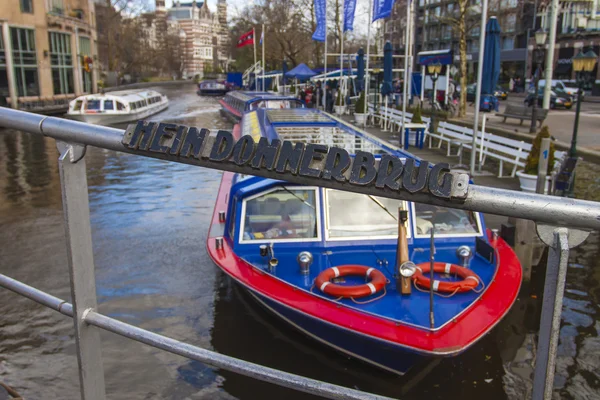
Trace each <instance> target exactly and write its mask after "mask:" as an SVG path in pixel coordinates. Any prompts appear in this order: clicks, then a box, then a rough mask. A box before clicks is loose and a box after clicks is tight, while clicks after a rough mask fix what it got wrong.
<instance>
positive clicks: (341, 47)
mask: <svg viewBox="0 0 600 400" xmlns="http://www.w3.org/2000/svg"><path fill="white" fill-rule="evenodd" d="M345 3H346V1H344V2H343V3H342V10H343V9H344V6H345ZM340 53H341V54H340V85H339V86H340V87H339V88H338V90H341V88H342V79H343V77H344V24H343V23H342V43H341V45H340ZM344 86H345V85H344ZM341 96H342V104H341V105H344V99H345V98H346V96H344V93H341Z"/></svg>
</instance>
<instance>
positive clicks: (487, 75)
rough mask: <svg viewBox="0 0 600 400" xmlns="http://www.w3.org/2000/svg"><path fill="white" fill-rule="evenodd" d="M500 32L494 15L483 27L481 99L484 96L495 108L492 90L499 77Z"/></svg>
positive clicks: (496, 103)
mask: <svg viewBox="0 0 600 400" xmlns="http://www.w3.org/2000/svg"><path fill="white" fill-rule="evenodd" d="M500 33H501V30H500V24H498V20H497V19H496V17H491V18H490V19H489V21H488V23H487V25H486V28H485V44H484V50H483V51H484V52H483V74H482V75H481V95H482V96H481V100H482V101H484V98H485V100H487V101H488V102H490V103H493V104H494V108H495V109H496V110H497V107H498V101H497V99H496V98H495V97H494V91H495V89H496V85H497V84H498V78H499V77H500ZM486 95H487V96H486ZM480 107H481V105H480Z"/></svg>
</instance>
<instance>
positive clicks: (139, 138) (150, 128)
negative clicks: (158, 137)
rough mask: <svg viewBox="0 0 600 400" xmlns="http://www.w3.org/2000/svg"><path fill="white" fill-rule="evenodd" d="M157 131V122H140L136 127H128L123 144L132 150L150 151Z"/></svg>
mask: <svg viewBox="0 0 600 400" xmlns="http://www.w3.org/2000/svg"><path fill="white" fill-rule="evenodd" d="M155 129H156V123H155V122H146V121H138V122H137V124H136V125H133V124H131V125H129V126H127V130H126V131H125V135H123V140H122V141H121V143H123V144H124V145H125V146H127V147H129V148H130V149H134V150H135V149H140V150H148V144H149V143H150V139H152V136H153V133H154V130H155Z"/></svg>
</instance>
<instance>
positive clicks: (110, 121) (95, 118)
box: [67, 103, 169, 125]
mask: <svg viewBox="0 0 600 400" xmlns="http://www.w3.org/2000/svg"><path fill="white" fill-rule="evenodd" d="M168 106H169V103H165V104H161V105H159V106H157V107H156V108H151V109H148V110H143V111H141V112H138V113H130V114H107V113H97V114H67V116H68V117H69V118H70V119H74V120H76V121H82V122H86V123H88V124H95V125H115V124H121V123H125V122H131V121H137V120H140V119H144V118H148V117H149V116H151V115H154V114H157V113H159V112H161V111H163V110H164V109H166V108H167V107H168Z"/></svg>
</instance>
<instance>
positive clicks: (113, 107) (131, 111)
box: [67, 90, 169, 125]
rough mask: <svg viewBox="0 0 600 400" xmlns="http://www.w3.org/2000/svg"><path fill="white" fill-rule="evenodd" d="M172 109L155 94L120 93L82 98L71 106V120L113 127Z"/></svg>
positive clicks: (138, 92) (166, 100)
mask: <svg viewBox="0 0 600 400" xmlns="http://www.w3.org/2000/svg"><path fill="white" fill-rule="evenodd" d="M168 106H169V99H168V98H167V96H165V95H163V94H161V93H159V92H157V91H154V90H121V91H117V92H110V93H106V94H104V93H98V94H88V95H84V96H79V97H77V98H76V99H74V100H72V101H71V102H70V103H69V111H68V112H67V115H68V116H69V118H71V119H75V120H77V121H83V122H87V123H90V124H100V125H111V124H120V123H123V122H129V121H135V120H139V119H144V118H148V117H149V116H151V115H154V114H156V113H158V112H160V111H162V110H164V109H165V108H167V107H168Z"/></svg>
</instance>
